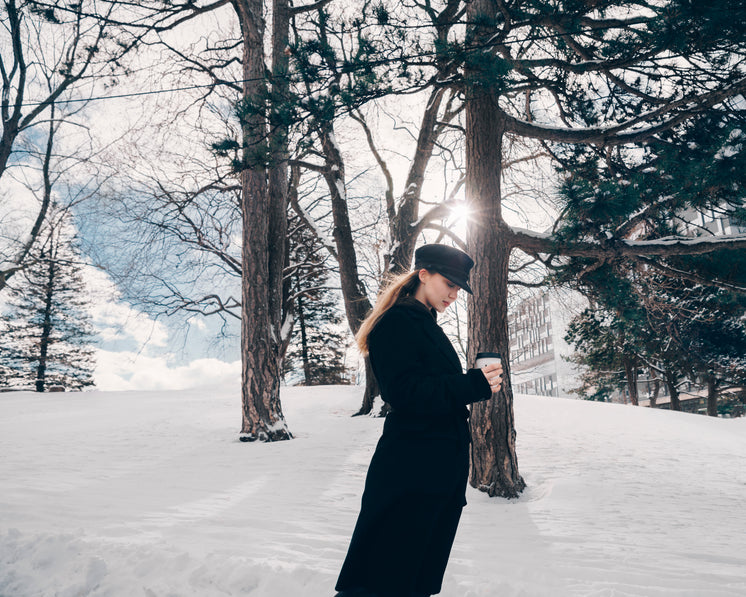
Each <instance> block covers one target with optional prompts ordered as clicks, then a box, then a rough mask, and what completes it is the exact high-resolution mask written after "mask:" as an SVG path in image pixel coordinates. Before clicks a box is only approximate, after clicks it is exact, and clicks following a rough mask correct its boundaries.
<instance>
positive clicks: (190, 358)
mask: <svg viewBox="0 0 746 597" xmlns="http://www.w3.org/2000/svg"><path fill="white" fill-rule="evenodd" d="M206 19H207V20H206V25H205V26H204V30H203V29H201V28H200V27H201V25H200V24H199V23H197V22H195V23H193V24H190V25H188V26H187V28H186V29H184V28H182V29H180V30H179V35H174V36H172V37H171V39H170V40H169V41H171V42H172V43H176V44H178V43H184V40H185V39H187V40H188V39H190V38H191V37H197V38H199V37H200V36H201V34H202V33H204V32H205V31H212V32H215V31H220V32H221V35H224V34H228V33H229V29H221V28H220V27H219V23H218V21H217V20H216V17H213V16H210V17H206ZM231 22H233V19H232V17H231ZM206 39H207V38H206V37H205V38H202V41H203V42H204V41H205V40H206ZM153 52H155V50H141V51H140V52H139V53H137V54H136V55H134V56H133V57H132V61H131V63H130V64H129V65H128V66H129V67H130V68H131V71H132V74H131V75H129V76H128V77H119V79H118V80H117V83H116V85H113V86H111V87H109V88H108V89H106V90H94V91H93V95H94V96H95V97H99V96H106V95H126V94H127V93H128V92H141V91H148V90H157V89H168V88H174V87H181V86H184V85H188V84H190V83H193V82H194V79H190V78H189V77H188V76H183V75H181V74H178V73H176V74H174V73H169V70H170V69H169V67H170V64H169V63H168V61H163V60H161V61H158V60H155V61H154V54H153ZM167 73H169V74H168V75H167ZM199 82H202V81H199ZM197 93H199V92H197ZM32 97H33V94H31V96H30V98H32ZM188 97H189V96H188V95H186V94H185V93H184V92H173V93H164V94H156V95H149V96H140V95H137V96H133V97H121V98H112V99H101V100H95V101H92V102H90V103H89V104H88V105H81V104H71V105H70V106H69V108H70V109H74V110H76V111H78V113H77V115H76V117H75V120H76V122H77V124H76V126H70V127H67V128H65V129H64V133H65V134H64V136H60V138H59V143H60V150H59V153H60V155H62V154H64V153H65V152H72V151H73V150H86V149H89V148H91V147H93V148H94V150H95V151H94V152H93V154H92V156H91V159H89V160H87V161H86V162H85V163H84V165H82V164H79V165H78V168H77V170H75V174H74V175H73V177H72V178H70V179H66V180H65V181H64V182H65V185H66V186H63V185H62V184H59V185H58V186H56V187H55V192H56V193H57V194H58V198H59V199H61V200H62V201H63V202H64V201H66V200H68V199H70V197H72V196H74V195H75V194H76V193H80V192H81V190H82V189H86V190H87V191H86V192H88V189H90V188H93V189H94V190H93V191H90V192H91V194H92V200H88V201H85V202H81V203H80V204H79V205H78V206H77V207H76V208H75V212H76V215H77V216H78V222H77V224H78V228H79V230H80V232H81V234H82V235H83V237H84V238H83V244H84V246H87V247H88V248H89V249H91V254H90V255H89V256H86V257H84V258H85V259H86V260H87V261H88V262H89V263H93V262H95V261H99V262H100V264H101V265H103V266H107V265H111V263H108V264H107V259H113V258H115V257H116V252H117V251H119V250H120V249H119V247H118V245H117V244H116V237H117V236H126V235H127V234H128V233H129V231H128V230H127V229H126V228H124V229H123V228H122V226H121V225H119V224H107V223H106V222H105V220H104V219H102V218H101V217H100V214H98V215H95V216H94V215H93V212H95V211H96V209H97V206H96V201H98V196H97V195H96V193H105V192H107V186H106V185H107V184H112V183H113V186H111V187H109V191H111V189H115V190H116V189H124V191H125V192H127V191H128V190H129V191H130V192H132V193H136V192H137V190H136V189H137V186H138V184H140V183H144V182H148V181H149V180H150V179H151V178H154V177H155V176H161V177H163V180H167V181H169V182H172V181H174V182H179V181H180V179H181V178H183V177H184V172H185V171H187V169H188V168H189V167H190V165H192V163H199V162H200V161H201V160H203V159H204V155H205V152H206V151H207V150H208V149H209V143H210V141H211V140H215V139H217V138H218V136H219V135H220V134H222V133H223V132H224V131H223V130H222V129H221V128H220V126H215V120H216V119H215V118H213V117H214V116H215V115H216V114H220V113H224V112H225V111H226V110H230V105H229V104H228V103H226V102H225V101H224V99H221V98H217V97H215V98H214V99H213V101H212V102H211V103H210V104H208V106H207V108H206V109H205V110H190V109H185V111H184V112H183V113H179V114H178V115H177V116H175V117H173V116H171V114H173V111H174V109H175V108H177V107H181V106H183V104H184V102H186V101H188ZM422 108H423V98H422V97H415V96H411V97H407V96H405V97H401V98H396V99H395V100H391V101H383V102H381V104H380V106H378V107H376V108H371V109H370V110H369V111H368V116H369V118H370V125H371V127H372V128H373V132H374V137H375V139H376V142H377V143H378V144H379V149H380V150H381V153H382V155H383V157H384V158H385V159H386V160H387V162H388V164H389V167H390V169H391V172H392V174H393V177H394V181H395V195H396V196H398V195H400V194H401V193H402V192H403V191H404V188H403V187H404V181H405V179H406V175H407V168H408V165H409V156H410V155H411V153H412V148H413V145H414V141H415V139H416V122H417V120H418V119H419V114H421V110H422ZM218 120H219V119H218ZM205 123H212V124H211V126H214V128H209V127H208V128H207V130H208V131H209V133H207V134H205V135H200V134H199V131H198V127H197V126H196V125H198V124H200V125H201V124H205ZM407 123H408V124H407ZM37 133H38V130H37ZM211 135H214V136H211ZM337 140H338V142H339V145H340V146H341V147H342V150H343V152H344V153H345V159H346V162H347V167H348V177H349V178H352V177H353V176H355V175H356V174H357V173H359V172H361V171H366V170H367V174H365V175H364V176H363V177H362V178H361V179H358V180H356V181H355V182H354V183H353V184H351V185H350V188H349V193H350V196H351V197H352V198H353V201H358V203H359V206H358V207H357V208H356V209H354V210H353V214H356V215H357V216H358V217H360V215H361V214H362V213H363V210H362V209H360V207H361V206H364V205H365V203H366V201H367V200H365V199H355V198H356V197H360V196H361V195H365V194H370V195H373V196H374V197H375V196H377V197H380V196H382V194H383V178H382V176H381V174H380V172H379V171H378V169H377V165H376V164H375V161H374V159H373V157H372V155H370V153H369V152H368V151H367V150H366V151H361V150H360V147H361V142H362V140H363V135H362V132H361V130H360V128H359V127H358V125H357V124H355V123H353V122H351V121H348V122H346V123H343V124H341V125H340V126H338V128H337ZM156 165H157V168H155V167H154V166H156ZM65 171H66V173H69V172H73V170H71V169H68V168H67V166H66V167H65ZM534 174H535V172H531V173H529V174H528V175H529V176H533V175H534ZM14 176H16V180H13V179H12V178H11V177H9V176H7V175H6V176H4V177H3V182H2V189H0V192H2V194H3V202H2V205H0V209H2V210H3V211H2V213H0V224H2V226H3V234H5V233H9V234H10V235H13V234H14V233H13V228H14V227H17V229H18V230H21V231H23V230H25V229H28V228H29V222H30V221H31V219H32V218H33V217H34V215H35V209H36V206H37V205H38V200H37V199H36V198H34V197H33V196H32V194H31V193H30V192H29V191H28V190H27V189H24V187H23V185H21V184H20V183H19V182H18V181H19V180H22V179H23V178H24V177H26V176H33V173H32V172H31V171H28V170H21V169H17V170H16V171H15V173H14ZM93 180H103V181H104V183H103V186H102V187H101V188H97V187H96V186H95V185H91V181H93ZM455 182H456V175H455V174H454V172H453V171H450V172H449V171H448V170H447V168H443V167H442V166H438V165H437V164H436V166H435V167H434V168H433V171H432V173H431V176H429V177H428V179H427V180H426V182H425V187H424V189H423V198H424V199H425V200H426V201H433V202H435V201H439V200H442V199H443V198H445V196H446V195H447V191H448V185H453V184H454V183H455ZM186 184H188V182H187V183H186ZM37 186H38V184H37ZM462 194H463V191H462ZM532 202H533V203H532ZM518 203H521V204H522V205H521V209H518V208H515V209H511V207H510V206H509V205H508V206H507V207H506V213H505V215H506V218H507V219H508V220H509V221H510V223H512V224H515V225H520V226H529V225H533V226H534V227H535V228H536V229H538V230H543V229H544V228H545V227H546V225H547V223H548V221H549V220H548V218H547V213H548V212H547V211H546V206H542V205H540V202H535V201H534V200H533V199H531V198H529V199H527V198H525V197H524V198H523V199H522V200H521V201H519V202H518ZM428 207H429V206H427V205H424V206H423V208H422V211H423V212H424V210H426V209H428ZM90 209H92V210H93V212H90V213H88V212H87V210H90ZM467 215H468V214H464V213H463V212H462V211H459V210H457V213H456V214H454V219H458V218H460V221H457V222H456V230H457V231H458V232H459V233H461V234H462V235H463V233H464V231H465V229H464V222H465V216H467ZM365 217H368V215H366V216H365ZM364 223H365V222H364ZM364 223H363V224H364ZM355 225H360V222H357V221H356V222H355ZM107 251H108V254H107ZM94 252H95V253H97V254H95V255H94ZM358 252H359V253H360V256H361V259H362V258H363V257H364V256H365V255H366V254H367V252H368V247H362V246H360V247H358ZM87 277H88V279H89V283H90V285H91V296H92V297H95V298H94V303H95V304H94V305H93V306H92V316H93V322H94V325H95V327H96V329H97V332H98V336H99V342H98V346H97V369H96V375H95V379H96V384H97V386H98V387H99V388H101V389H105V390H115V389H119V390H127V389H133V388H137V389H146V388H149V389H167V388H172V389H182V388H184V387H192V386H194V385H198V384H204V383H215V382H220V381H221V380H223V379H226V378H229V377H231V376H236V375H238V374H239V371H240V366H239V351H238V339H237V338H236V337H235V336H232V337H229V338H228V339H227V340H221V339H220V336H221V331H222V329H221V327H222V326H221V322H220V321H218V320H217V319H215V318H202V319H200V318H192V319H189V320H188V321H186V320H185V319H184V318H181V317H168V316H163V315H161V316H159V317H157V318H156V317H155V315H153V314H148V313H145V311H144V307H143V305H138V304H137V300H136V299H137V297H134V299H135V300H133V297H131V296H125V295H126V294H127V293H125V292H123V290H124V288H121V287H120V288H117V287H116V285H115V284H114V282H113V281H112V279H111V278H108V277H107V276H106V275H105V274H103V273H102V272H101V271H100V270H98V269H95V268H89V269H88V273H87ZM211 283H212V280H211V279H206V280H205V284H207V285H210V284H211ZM0 300H1V298H0ZM229 327H230V326H229ZM233 327H234V328H235V326H233ZM233 331H235V330H233ZM229 333H230V330H229Z"/></svg>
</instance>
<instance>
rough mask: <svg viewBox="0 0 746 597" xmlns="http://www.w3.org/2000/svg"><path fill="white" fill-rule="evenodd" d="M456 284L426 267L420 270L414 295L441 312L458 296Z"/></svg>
mask: <svg viewBox="0 0 746 597" xmlns="http://www.w3.org/2000/svg"><path fill="white" fill-rule="evenodd" d="M459 290H461V288H459V286H458V285H456V284H454V283H453V282H451V281H450V280H449V279H448V278H446V277H445V276H441V275H440V274H438V273H436V272H429V271H427V270H426V269H421V270H420V286H419V288H418V289H417V292H416V293H415V295H414V297H415V298H416V299H417V300H418V301H420V302H421V303H424V304H425V305H426V306H427V307H430V308H432V309H435V310H436V311H437V312H438V313H442V312H443V311H445V310H446V309H447V308H448V305H450V304H451V303H453V301H455V300H456V298H457V297H458V291H459Z"/></svg>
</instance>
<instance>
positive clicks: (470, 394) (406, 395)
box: [368, 313, 492, 415]
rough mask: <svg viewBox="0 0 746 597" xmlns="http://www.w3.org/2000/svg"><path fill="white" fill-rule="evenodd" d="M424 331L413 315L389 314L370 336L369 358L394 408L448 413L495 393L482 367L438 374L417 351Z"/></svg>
mask: <svg viewBox="0 0 746 597" xmlns="http://www.w3.org/2000/svg"><path fill="white" fill-rule="evenodd" d="M422 334H423V332H422V330H421V329H418V326H417V324H416V323H415V321H413V320H412V318H411V317H407V316H406V315H402V314H400V313H389V314H387V316H385V317H384V318H382V319H381V321H380V322H379V323H378V325H377V326H376V328H375V329H374V330H373V332H371V334H370V336H369V337H368V347H369V349H370V359H371V364H372V366H373V370H374V372H375V375H376V379H377V380H378V384H379V385H380V388H381V394H382V396H383V399H384V400H386V402H388V403H389V404H390V405H391V406H392V407H393V408H394V410H395V411H401V412H408V413H412V414H425V415H427V414H431V415H446V414H453V413H454V412H459V410H461V409H462V408H463V406H464V405H466V404H470V403H472V402H480V401H482V400H487V399H489V398H490V397H491V396H492V390H491V388H490V385H489V383H488V382H487V379H486V378H485V377H484V374H483V373H482V372H481V371H480V370H479V369H469V371H467V372H466V373H436V372H433V370H432V368H428V367H427V365H426V364H425V363H422V362H421V360H420V359H419V358H418V356H417V354H416V350H414V346H413V345H414V343H415V339H416V338H418V337H421V336H422Z"/></svg>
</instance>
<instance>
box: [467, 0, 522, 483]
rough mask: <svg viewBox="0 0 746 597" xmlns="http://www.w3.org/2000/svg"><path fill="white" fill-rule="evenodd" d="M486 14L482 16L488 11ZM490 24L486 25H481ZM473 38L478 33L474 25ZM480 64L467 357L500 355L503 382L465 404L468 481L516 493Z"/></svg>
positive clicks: (479, 13) (471, 135)
mask: <svg viewBox="0 0 746 597" xmlns="http://www.w3.org/2000/svg"><path fill="white" fill-rule="evenodd" d="M467 11H468V12H467V20H468V21H469V22H472V23H474V22H480V20H481V19H482V18H483V17H484V16H485V15H490V14H492V16H493V17H494V5H493V4H492V3H490V2H488V0H474V2H472V3H470V4H469V5H468V9H467ZM487 18H489V17H487ZM486 29H489V28H486ZM476 33H477V35H476V37H477V38H480V37H481V34H480V32H479V31H477V32H476ZM482 76H483V75H481V74H480V73H479V72H475V73H467V88H466V200H467V202H468V203H469V207H470V210H471V214H472V216H471V219H470V222H469V227H468V231H467V236H468V238H467V246H468V250H469V253H470V254H471V255H472V257H473V258H474V261H475V266H474V269H473V271H472V274H471V276H470V280H471V287H472V289H473V291H474V294H473V295H472V296H470V297H469V305H468V306H469V314H468V322H469V323H468V331H469V333H468V338H469V348H468V357H467V358H468V364H471V363H473V362H474V359H475V356H476V353H477V352H479V351H495V350H497V351H499V352H500V354H501V355H502V357H503V359H502V360H503V367H504V371H505V372H504V375H503V387H502V390H501V391H500V392H499V393H497V394H496V395H494V396H493V397H492V399H491V400H488V401H486V402H480V403H476V404H474V405H473V406H472V412H471V432H472V445H471V460H472V468H471V478H470V483H471V485H472V486H473V487H476V488H478V489H480V490H481V491H485V492H487V493H488V494H489V495H490V496H502V497H517V496H518V495H519V494H520V492H521V491H523V489H524V488H525V486H526V484H525V482H524V480H523V478H522V477H521V475H520V474H519V472H518V458H517V456H516V450H515V441H516V432H515V426H514V415H513V392H512V389H511V386H510V349H509V345H510V342H509V338H508V262H509V260H510V252H511V249H512V247H511V245H510V244H509V242H508V236H507V235H506V234H505V227H504V225H503V224H502V217H501V204H500V202H501V170H502V141H503V133H504V131H505V120H504V115H503V113H502V111H501V110H500V108H499V106H498V104H497V95H496V94H495V93H494V92H493V90H492V89H490V87H489V86H488V85H487V84H484V80H483V79H482Z"/></svg>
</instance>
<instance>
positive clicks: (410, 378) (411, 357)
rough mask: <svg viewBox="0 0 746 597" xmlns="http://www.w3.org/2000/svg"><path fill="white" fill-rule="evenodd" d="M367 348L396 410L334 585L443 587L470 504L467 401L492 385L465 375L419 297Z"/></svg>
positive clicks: (376, 332) (398, 591)
mask: <svg viewBox="0 0 746 597" xmlns="http://www.w3.org/2000/svg"><path fill="white" fill-rule="evenodd" d="M368 346H369V349H370V361H371V366H372V368H373V372H374V374H375V376H376V379H377V380H378V383H379V386H380V388H381V396H382V397H383V399H384V400H385V401H386V402H388V403H389V405H390V406H391V409H392V410H391V412H390V413H389V414H388V415H387V417H386V421H385V423H384V426H383V434H382V435H381V438H380V440H379V442H378V445H377V447H376V451H375V453H374V454H373V458H372V460H371V463H370V467H369V469H368V476H367V479H366V482H365V492H364V494H363V499H362V508H361V511H360V516H359V517H358V521H357V525H356V526H355V531H354V533H353V536H352V540H351V541H350V548H349V551H348V554H347V558H346V560H345V563H344V565H343V567H342V571H341V573H340V576H339V580H338V582H337V590H345V589H352V588H357V587H366V588H369V589H377V590H379V591H382V594H384V595H386V596H388V595H392V596H393V595H396V596H397V597H398V595H410V594H413V593H412V592H413V591H416V592H418V593H420V594H428V595H429V594H433V593H437V592H439V590H440V583H441V581H442V578H443V572H444V571H445V564H446V562H447V560H448V554H449V553H450V549H451V545H452V543H453V538H454V536H455V532H456V525H457V524H458V516H459V515H460V512H461V508H462V507H463V506H464V505H465V504H466V499H465V491H466V482H467V477H468V472H469V442H470V437H469V426H468V416H469V410H468V408H467V406H466V405H467V404H470V403H472V402H477V401H480V400H486V399H488V398H490V396H491V390H490V386H489V383H488V382H487V380H486V379H485V377H484V375H483V374H482V372H481V371H479V370H478V369H470V370H469V371H468V372H467V373H463V371H462V369H461V362H460V361H459V358H458V355H457V354H456V351H455V350H454V348H453V346H452V345H451V342H450V341H449V340H448V338H447V336H446V335H445V333H444V332H443V330H442V329H441V328H440V326H438V324H437V323H436V321H435V312H434V311H432V312H431V311H430V310H429V309H428V308H427V307H426V306H425V305H423V304H422V303H420V302H419V301H417V300H415V299H413V298H407V299H403V300H402V301H400V302H398V303H397V304H396V305H394V306H393V307H392V308H391V309H389V310H388V311H387V312H386V313H385V314H384V315H383V317H382V318H381V320H380V321H379V322H378V324H377V325H376V327H375V328H374V329H373V331H372V332H371V333H370V335H369V336H368ZM402 560H404V565H402Z"/></svg>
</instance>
